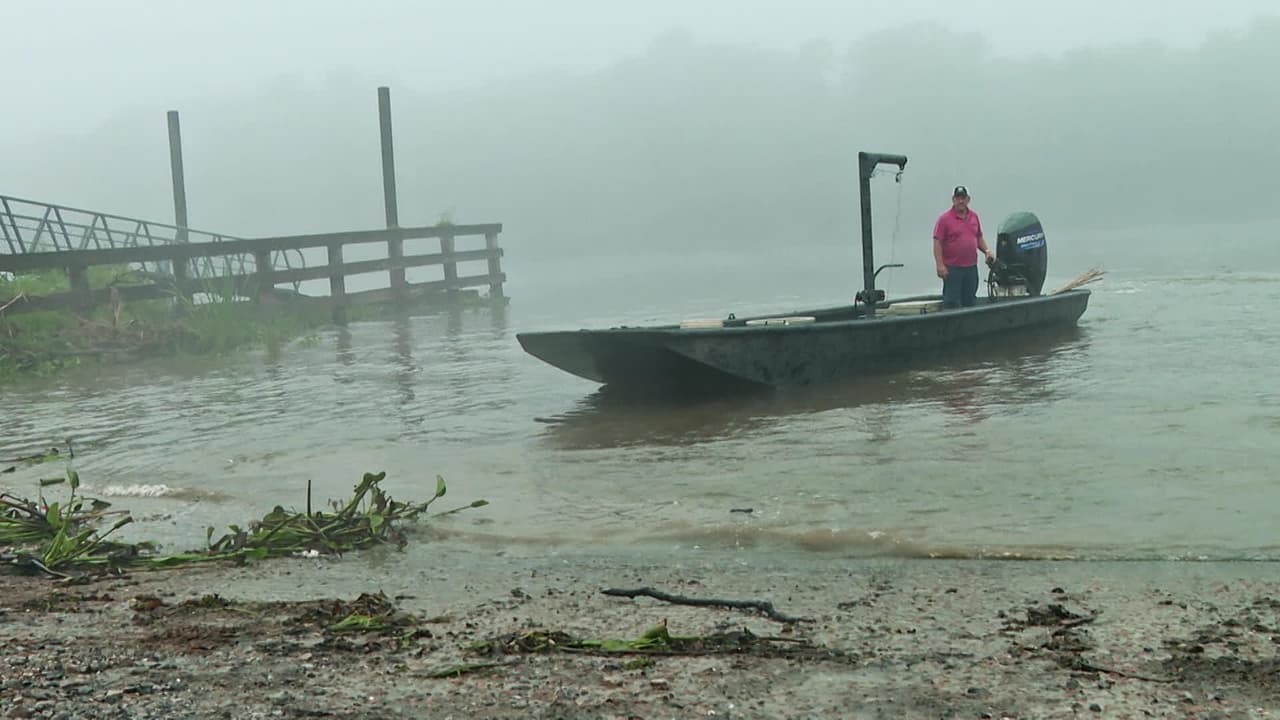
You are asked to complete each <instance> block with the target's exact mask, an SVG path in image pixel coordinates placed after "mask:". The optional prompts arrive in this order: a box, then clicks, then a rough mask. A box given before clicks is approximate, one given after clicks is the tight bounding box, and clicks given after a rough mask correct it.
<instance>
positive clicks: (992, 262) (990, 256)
mask: <svg viewBox="0 0 1280 720" xmlns="http://www.w3.org/2000/svg"><path fill="white" fill-rule="evenodd" d="M986 256H987V264H988V265H995V264H996V254H995V253H993V252H991V251H990V250H988V251H987V252H986Z"/></svg>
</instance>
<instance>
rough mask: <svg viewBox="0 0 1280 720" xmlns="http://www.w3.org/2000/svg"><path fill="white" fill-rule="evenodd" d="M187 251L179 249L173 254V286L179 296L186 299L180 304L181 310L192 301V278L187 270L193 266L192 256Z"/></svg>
mask: <svg viewBox="0 0 1280 720" xmlns="http://www.w3.org/2000/svg"><path fill="white" fill-rule="evenodd" d="M187 252H188V251H184V250H177V251H175V252H174V254H173V286H174V290H176V291H177V293H178V297H179V298H181V299H182V300H183V301H184V302H183V303H181V304H180V305H179V306H178V307H179V311H180V312H181V311H182V309H183V308H185V307H186V305H187V303H189V302H190V301H191V278H190V274H189V273H188V271H187V269H188V268H190V267H191V258H190V257H189V256H188V255H187Z"/></svg>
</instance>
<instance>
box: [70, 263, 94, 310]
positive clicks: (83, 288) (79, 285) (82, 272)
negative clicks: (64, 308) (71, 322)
mask: <svg viewBox="0 0 1280 720" xmlns="http://www.w3.org/2000/svg"><path fill="white" fill-rule="evenodd" d="M67 279H68V281H69V282H70V284H71V306H72V307H73V308H75V309H76V310H78V311H80V312H88V311H89V310H92V309H93V289H92V288H90V287H89V268H87V267H85V266H84V265H69V266H67Z"/></svg>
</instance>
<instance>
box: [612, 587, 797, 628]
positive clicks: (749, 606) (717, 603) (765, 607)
mask: <svg viewBox="0 0 1280 720" xmlns="http://www.w3.org/2000/svg"><path fill="white" fill-rule="evenodd" d="M600 592H602V593H604V594H605V595H612V596H614V597H625V598H637V597H651V598H653V599H654V600H661V601H663V602H669V603H675V604H677V605H695V606H698V607H730V608H738V609H743V610H759V611H760V612H762V613H764V615H765V616H766V617H768V618H769V619H770V620H776V621H778V622H781V623H788V624H790V623H797V622H804V621H806V620H807V619H808V618H801V617H792V616H790V615H784V614H783V613H780V612H778V611H777V610H775V609H774V607H773V603H771V602H766V601H763V600H715V599H711V598H691V597H684V596H683V595H671V594H669V593H665V592H662V591H661V590H654V589H653V588H651V587H642V588H635V589H632V590H623V589H621V588H609V589H607V590H601V591H600Z"/></svg>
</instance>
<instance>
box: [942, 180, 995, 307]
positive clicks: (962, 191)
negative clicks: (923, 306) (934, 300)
mask: <svg viewBox="0 0 1280 720" xmlns="http://www.w3.org/2000/svg"><path fill="white" fill-rule="evenodd" d="M978 251H982V254H983V255H985V256H986V257H987V262H989V263H990V262H994V261H995V256H994V255H992V254H991V251H990V250H989V249H987V243H986V240H984V239H983V237H982V221H981V220H979V219H978V213H976V212H974V211H973V210H970V209H969V190H968V188H966V187H965V186H963V185H957V186H956V189H955V191H954V192H952V193H951V209H950V210H947V211H946V212H944V213H942V215H941V216H939V217H938V222H937V223H935V224H934V226H933V259H934V261H936V262H937V264H938V277H940V278H942V306H943V307H946V308H956V307H969V306H971V305H973V304H974V302H975V301H976V298H977V295H978Z"/></svg>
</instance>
